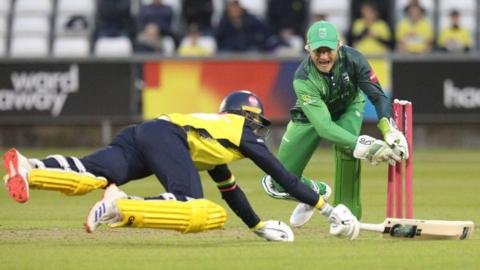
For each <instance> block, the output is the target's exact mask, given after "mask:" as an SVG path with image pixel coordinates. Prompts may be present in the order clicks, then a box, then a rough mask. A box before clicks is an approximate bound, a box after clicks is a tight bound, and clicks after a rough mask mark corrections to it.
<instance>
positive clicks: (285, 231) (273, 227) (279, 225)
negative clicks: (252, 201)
mask: <svg viewBox="0 0 480 270" xmlns="http://www.w3.org/2000/svg"><path fill="white" fill-rule="evenodd" d="M253 232H254V233H255V234H256V235H258V236H260V237H262V238H264V239H265V240H267V241H283V242H293V240H294V239H295V237H294V235H293V232H292V229H290V227H288V225H287V224H285V223H283V222H281V221H278V220H267V221H261V222H260V223H259V224H258V225H257V226H255V228H253Z"/></svg>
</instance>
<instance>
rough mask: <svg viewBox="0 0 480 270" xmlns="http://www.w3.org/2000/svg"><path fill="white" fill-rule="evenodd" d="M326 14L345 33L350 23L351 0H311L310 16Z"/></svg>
mask: <svg viewBox="0 0 480 270" xmlns="http://www.w3.org/2000/svg"><path fill="white" fill-rule="evenodd" d="M316 14H324V15H326V16H327V20H329V21H331V22H332V23H334V24H336V25H337V28H338V30H339V31H340V32H342V33H343V34H345V33H346V32H347V31H348V27H349V24H350V1H349V0H336V1H330V0H311V1H310V16H311V17H313V16H314V15H316Z"/></svg>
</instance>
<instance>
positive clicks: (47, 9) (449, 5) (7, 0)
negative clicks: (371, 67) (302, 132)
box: [0, 0, 479, 57]
mask: <svg viewBox="0 0 480 270" xmlns="http://www.w3.org/2000/svg"><path fill="white" fill-rule="evenodd" d="M227 1H230V0H212V2H213V8H214V12H213V15H212V24H213V25H214V26H216V25H217V24H218V22H219V20H220V18H221V16H222V15H223V13H224V10H225V4H226V3H227ZM238 1H239V2H240V4H241V5H242V6H243V7H244V8H245V9H247V10H248V11H249V12H250V13H251V14H253V15H255V16H257V17H259V18H260V19H265V17H266V14H267V7H268V5H267V4H268V0H238ZM131 2H132V7H133V8H132V13H133V14H132V15H133V17H135V14H136V13H137V12H138V10H139V7H140V5H143V4H149V3H151V2H152V0H131ZM162 2H163V3H164V4H166V5H170V6H171V7H172V8H173V10H174V18H173V24H172V25H173V29H172V30H173V31H174V32H175V33H176V34H177V36H175V38H176V39H175V40H173V39H171V38H165V40H164V55H168V56H173V55H175V52H176V48H175V44H176V43H175V41H177V42H178V41H180V40H181V39H182V34H183V33H184V32H185V25H184V23H183V21H182V19H181V10H182V0H163V1H162ZM410 2H411V0H396V1H394V8H395V13H394V15H395V22H394V23H396V22H398V21H399V20H400V19H401V18H403V17H404V13H403V10H404V8H405V7H406V6H407V5H408V4H409V3H410ZM419 2H420V4H421V5H422V7H424V8H425V10H426V18H427V19H429V20H430V21H431V23H432V25H433V26H435V29H436V30H438V31H441V30H442V29H443V28H444V27H446V26H447V25H448V24H449V22H450V16H449V14H450V11H451V10H452V9H457V10H459V11H460V17H461V24H462V26H463V27H466V28H467V29H469V30H470V31H471V33H472V35H473V36H474V40H477V38H478V33H477V31H478V30H477V27H478V26H477V21H478V19H477V18H478V14H477V9H478V7H477V5H479V4H478V3H477V0H455V1H453V0H419ZM306 3H307V4H308V6H309V12H310V14H309V16H310V22H311V21H312V20H313V18H314V16H315V15H318V14H324V15H326V16H327V19H328V20H329V21H331V22H333V23H334V24H336V25H337V27H338V29H339V30H340V32H342V33H343V34H346V33H347V32H348V30H349V27H350V23H351V22H350V14H351V12H350V9H351V5H350V4H351V0H335V1H332V0H306ZM437 3H438V6H435V5H436V4H437ZM96 5H97V0H0V56H8V55H9V53H11V54H12V56H14V57H19V56H25V55H30V54H31V55H34V56H39V55H47V56H48V55H50V52H51V55H52V56H55V57H69V56H71V57H84V56H89V55H91V54H90V51H91V48H92V47H93V48H94V52H93V55H98V56H100V55H101V56H115V57H116V56H128V55H131V53H132V47H133V46H132V44H131V41H130V40H129V39H128V38H123V37H121V38H104V39H102V40H99V41H98V42H95V43H94V41H93V40H94V38H95V37H94V35H93V33H94V31H95V17H96V7H97V6H96ZM436 11H438V14H436V13H435V12H436ZM437 15H438V16H437ZM436 18H438V21H434V19H436ZM437 34H438V32H437ZM30 41H31V42H32V44H27V43H28V42H30ZM35 44H37V45H38V46H39V47H38V48H33V47H34V45H35ZM105 44H107V45H105ZM92 45H94V46H92ZM108 46H113V47H112V49H108ZM29 50H31V51H29Z"/></svg>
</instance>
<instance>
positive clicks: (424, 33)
mask: <svg viewBox="0 0 480 270" xmlns="http://www.w3.org/2000/svg"><path fill="white" fill-rule="evenodd" d="M396 30H397V31H396V32H397V33H396V39H397V50H398V51H399V52H408V53H425V52H430V51H431V50H432V41H433V30H432V26H431V24H430V22H428V21H427V19H425V9H424V8H422V7H421V6H420V5H418V4H410V5H408V6H407V8H406V17H405V18H404V19H402V20H401V21H400V22H399V23H398V25H397V29H396Z"/></svg>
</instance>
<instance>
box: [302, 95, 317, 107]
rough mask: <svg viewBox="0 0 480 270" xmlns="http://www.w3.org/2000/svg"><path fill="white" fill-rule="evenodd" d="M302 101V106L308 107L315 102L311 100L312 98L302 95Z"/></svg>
mask: <svg viewBox="0 0 480 270" xmlns="http://www.w3.org/2000/svg"><path fill="white" fill-rule="evenodd" d="M302 101H303V105H308V104H312V103H314V102H315V100H313V98H312V97H311V96H309V95H302Z"/></svg>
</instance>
